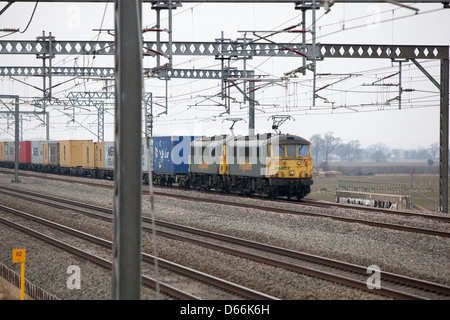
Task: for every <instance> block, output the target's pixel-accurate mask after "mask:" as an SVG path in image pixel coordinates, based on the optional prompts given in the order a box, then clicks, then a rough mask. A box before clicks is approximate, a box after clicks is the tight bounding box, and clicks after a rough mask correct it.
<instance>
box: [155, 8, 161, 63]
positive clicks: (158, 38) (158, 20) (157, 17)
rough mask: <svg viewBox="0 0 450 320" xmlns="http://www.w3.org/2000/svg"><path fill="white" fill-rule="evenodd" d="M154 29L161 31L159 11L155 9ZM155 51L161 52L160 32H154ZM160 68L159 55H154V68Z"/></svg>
mask: <svg viewBox="0 0 450 320" xmlns="http://www.w3.org/2000/svg"><path fill="white" fill-rule="evenodd" d="M156 29H157V30H160V29H161V9H156ZM156 50H157V51H158V52H161V32H160V31H157V32H156ZM160 66H161V57H160V56H159V54H157V55H156V67H158V68H159V67H160Z"/></svg>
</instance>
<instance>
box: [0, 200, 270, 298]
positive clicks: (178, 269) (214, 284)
mask: <svg viewBox="0 0 450 320" xmlns="http://www.w3.org/2000/svg"><path fill="white" fill-rule="evenodd" d="M0 210H1V211H3V212H6V213H9V214H12V215H15V216H20V217H22V218H25V219H27V220H32V221H34V222H37V223H39V224H42V225H45V226H47V227H50V228H52V229H56V230H59V231H62V232H64V233H68V234H71V235H73V236H75V237H77V238H80V239H83V240H86V241H89V242H91V243H95V244H97V245H100V246H102V247H104V248H108V249H112V247H113V244H112V242H111V241H108V240H105V239H101V238H99V237H96V236H93V235H90V234H87V233H85V232H81V231H78V230H75V229H73V228H69V227H66V226H63V225H61V224H58V223H55V222H52V221H50V220H47V219H43V218H40V217H37V216H35V215H31V214H29V213H26V212H23V211H19V210H16V209H13V208H9V207H6V206H3V205H0ZM0 223H3V224H4V225H7V226H9V227H11V228H14V229H16V230H19V231H21V232H24V233H25V234H27V235H30V236H32V237H34V238H37V239H39V240H42V241H44V242H46V243H48V244H50V245H52V246H55V247H57V248H59V249H62V250H64V251H67V252H70V253H71V254H74V255H76V256H79V257H81V258H83V259H86V260H87V261H90V262H92V263H94V264H96V265H99V266H101V267H104V268H107V269H109V270H112V262H111V261H108V260H106V259H104V258H101V257H100V256H97V255H94V254H91V253H89V252H87V251H84V250H81V249H78V248H76V247H74V246H72V245H70V244H67V243H64V242H62V241H59V240H57V239H55V238H52V237H49V236H47V235H45V234H44V233H42V232H37V231H35V230H32V229H30V228H28V227H24V226H22V225H20V224H18V223H15V222H12V221H9V220H7V219H5V218H1V217H0ZM142 261H144V262H148V263H150V264H153V263H154V261H155V257H154V256H152V255H150V254H146V253H142ZM158 264H159V266H161V267H162V268H165V269H168V270H171V271H172V272H175V273H177V274H180V275H182V276H184V277H187V278H188V280H187V281H188V282H189V286H192V283H191V282H195V281H196V282H197V283H196V284H194V285H193V287H196V288H198V287H200V286H204V287H205V284H206V286H207V288H205V289H203V290H202V291H204V292H208V296H207V297H206V298H207V299H217V296H221V297H222V298H224V299H256V300H277V299H276V298H275V297H272V296H270V295H266V294H264V293H261V292H257V291H255V290H252V289H249V288H246V287H244V286H241V285H238V284H235V283H232V282H229V281H226V280H223V279H220V278H217V277H213V276H211V275H208V274H205V273H203V272H199V271H196V270H193V269H190V268H186V267H184V266H182V265H179V264H176V263H173V262H170V261H167V260H164V259H158ZM181 281H186V280H183V279H182V280H179V279H178V280H177V282H181ZM142 284H143V285H145V286H147V287H150V288H153V289H155V288H156V286H157V285H158V286H159V288H160V290H161V292H162V293H164V294H165V295H168V296H170V297H173V298H175V299H180V300H201V299H202V298H201V297H198V296H196V295H194V294H192V293H189V292H186V291H183V290H180V289H177V288H176V287H174V286H172V285H169V284H166V283H164V282H161V281H157V280H155V279H153V278H151V277H149V276H146V275H142ZM197 290H198V289H197ZM214 290H216V291H217V290H218V291H219V292H218V293H217V295H216V296H214ZM212 297H215V298H212Z"/></svg>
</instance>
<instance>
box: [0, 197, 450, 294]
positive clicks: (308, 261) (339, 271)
mask: <svg viewBox="0 0 450 320" xmlns="http://www.w3.org/2000/svg"><path fill="white" fill-rule="evenodd" d="M0 191H1V192H2V193H4V194H8V195H10V196H17V197H20V198H21V199H24V200H28V201H38V202H40V203H42V204H44V205H48V206H54V207H58V208H60V209H66V210H76V211H77V212H80V213H83V214H87V215H90V216H93V217H98V218H100V219H103V220H108V221H112V218H111V213H112V210H111V209H107V208H102V207H97V206H91V205H87V204H84V203H79V202H76V201H71V200H65V199H60V198H56V197H50V196H46V195H42V194H37V193H33V192H28V191H23V190H20V191H16V192H14V191H12V190H8V191H7V190H5V189H2V190H0ZM18 193H20V194H18ZM81 207H82V208H83V209H80V208H81ZM86 210H89V211H86ZM105 214H106V215H105ZM144 222H148V223H151V222H152V220H151V219H148V218H145V217H144ZM155 223H156V225H157V226H158V230H157V234H158V235H160V236H164V237H169V238H172V239H176V240H179V241H183V242H191V243H195V244H197V245H200V246H204V247H207V248H211V249H214V250H219V251H223V252H226V253H229V254H233V255H237V256H240V257H242V258H245V259H251V260H254V261H259V262H261V263H265V264H270V265H273V266H277V267H280V268H283V269H286V270H290V271H293V272H299V273H302V274H307V275H310V276H314V277H319V278H322V279H326V280H330V281H334V282H337V283H341V284H345V285H347V286H351V287H355V288H359V289H362V290H369V291H370V292H373V293H377V294H382V295H385V296H388V297H392V298H396V299H449V298H450V287H447V286H444V285H440V284H436V283H432V282H428V281H423V280H419V279H413V278H410V277H405V276H401V275H396V274H392V273H386V272H383V273H382V274H381V282H382V284H383V285H382V287H381V288H380V289H377V290H376V291H373V289H372V290H370V289H368V286H367V282H366V280H367V278H368V276H367V268H366V267H363V266H357V265H354V264H348V263H344V262H340V261H337V260H332V259H327V258H323V257H320V256H314V255H310V254H306V253H301V252H297V251H292V250H287V249H284V248H279V247H274V246H269V245H266V244H261V243H256V242H253V241H248V240H245V239H241V238H236V237H230V236H226V235H223V234H217V233H213V232H209V231H204V230H200V229H196V228H192V227H187V226H182V225H178V224H174V223H168V222H164V221H159V220H158V221H155ZM163 227H164V228H167V229H170V230H172V231H170V232H168V231H164V230H162V229H161V228H163ZM144 230H146V231H148V232H151V231H152V230H151V229H150V228H149V227H144ZM173 230H176V231H177V233H174V232H173ZM180 232H181V234H180ZM192 234H195V235H197V236H200V237H202V238H206V239H207V240H201V239H196V238H193V237H192Z"/></svg>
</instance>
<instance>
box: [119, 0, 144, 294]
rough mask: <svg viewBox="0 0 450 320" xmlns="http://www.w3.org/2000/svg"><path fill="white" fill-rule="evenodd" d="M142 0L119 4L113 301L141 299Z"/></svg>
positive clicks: (124, 1) (122, 0) (121, 1)
mask: <svg viewBox="0 0 450 320" xmlns="http://www.w3.org/2000/svg"><path fill="white" fill-rule="evenodd" d="M141 10H142V0H116V1H115V69H116V70H115V75H116V95H115V100H116V101H115V102H116V106H115V114H116V118H115V166H114V244H113V297H112V298H113V299H126V300H132V299H140V296H141V233H142V226H141V219H142V210H141V196H142V166H141V162H142V160H141V159H142V157H141V143H142V140H141V139H142V138H141V125H140V124H141V123H142V114H141V102H142V87H143V85H142V81H143V78H142V77H143V74H142V52H141V50H142V21H141Z"/></svg>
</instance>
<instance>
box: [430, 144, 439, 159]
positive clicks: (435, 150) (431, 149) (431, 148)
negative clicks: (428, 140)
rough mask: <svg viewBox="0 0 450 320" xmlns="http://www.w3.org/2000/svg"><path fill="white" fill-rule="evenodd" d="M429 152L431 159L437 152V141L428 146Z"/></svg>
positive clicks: (434, 157)
mask: <svg viewBox="0 0 450 320" xmlns="http://www.w3.org/2000/svg"><path fill="white" fill-rule="evenodd" d="M430 154H431V157H432V158H433V159H436V158H437V157H438V154H439V143H437V142H435V143H433V144H431V146H430Z"/></svg>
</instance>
